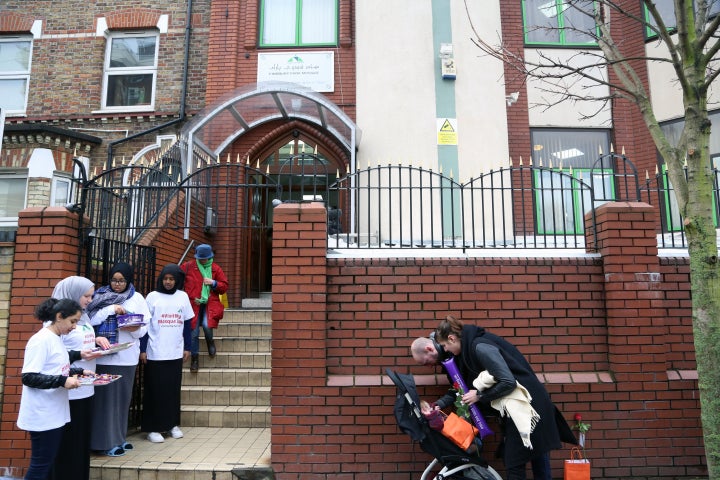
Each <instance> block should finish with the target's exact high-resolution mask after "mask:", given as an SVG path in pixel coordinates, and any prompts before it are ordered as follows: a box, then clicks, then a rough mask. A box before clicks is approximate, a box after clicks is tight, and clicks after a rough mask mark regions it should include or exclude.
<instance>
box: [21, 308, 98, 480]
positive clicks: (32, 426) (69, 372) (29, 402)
mask: <svg viewBox="0 0 720 480" xmlns="http://www.w3.org/2000/svg"><path fill="white" fill-rule="evenodd" d="M81 313H82V309H81V308H80V305H79V304H78V303H77V302H76V301H74V300H70V299H67V298H65V299H62V300H57V299H55V298H49V299H47V300H45V301H44V302H42V303H41V304H40V305H38V306H37V308H36V309H35V317H36V318H37V319H38V320H41V321H43V324H44V327H43V328H41V329H40V331H38V332H37V333H35V334H34V335H33V336H32V337H30V340H28V342H27V345H26V346H25V355H24V356H23V367H22V384H23V386H22V396H21V398H20V409H19V411H18V419H17V426H18V428H21V429H22V430H26V431H28V432H30V442H31V445H32V454H31V457H30V467H29V468H28V471H27V472H26V474H25V478H26V479H43V480H44V479H46V478H49V474H50V471H51V469H52V466H53V462H54V461H55V458H56V455H57V452H58V450H59V448H60V443H61V441H62V438H63V431H64V427H65V424H67V423H68V422H69V421H70V405H69V400H68V391H70V390H74V389H77V388H79V387H80V381H79V380H78V378H77V375H82V374H91V373H93V372H91V371H89V370H83V369H82V368H73V367H71V366H70V362H71V361H74V360H77V359H78V358H80V357H81V356H82V357H84V358H91V356H89V355H88V354H89V351H87V350H86V351H83V352H78V351H77V350H73V351H71V352H68V350H67V348H66V347H65V345H63V341H62V340H61V339H60V337H61V335H67V334H69V333H70V332H72V331H73V329H75V326H76V324H77V322H78V320H80V315H81ZM60 478H67V477H60Z"/></svg>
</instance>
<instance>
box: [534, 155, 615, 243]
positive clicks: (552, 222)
mask: <svg viewBox="0 0 720 480" xmlns="http://www.w3.org/2000/svg"><path fill="white" fill-rule="evenodd" d="M534 173H535V175H534V178H533V180H534V183H535V223H536V227H537V232H538V234H539V235H581V234H582V233H583V231H584V222H585V214H586V213H587V212H589V211H590V210H591V209H593V208H597V207H598V206H600V205H602V204H603V203H605V202H607V201H610V200H607V199H608V198H609V199H613V198H615V185H614V182H613V180H614V177H613V171H612V170H611V169H596V170H590V169H585V168H581V169H577V170H575V169H572V170H560V169H546V170H535V172H534ZM591 176H593V177H594V178H593V181H591V182H588V181H587V180H586V179H589V178H590V177H591ZM583 183H584V184H587V185H590V186H591V188H592V189H593V190H595V191H597V190H601V189H602V191H603V192H604V193H603V195H604V196H605V198H606V200H603V201H595V203H594V204H593V203H592V201H591V197H590V189H589V188H584V187H583V186H582V184H583ZM608 194H609V195H608Z"/></svg>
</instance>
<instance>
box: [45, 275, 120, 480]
mask: <svg viewBox="0 0 720 480" xmlns="http://www.w3.org/2000/svg"><path fill="white" fill-rule="evenodd" d="M94 292H95V284H93V282H92V281H91V280H88V279H87V278H85V277H77V276H72V277H67V278H64V279H63V280H60V281H59V282H58V284H57V285H55V289H54V290H53V293H52V296H53V298H57V299H63V298H68V299H70V300H75V301H76V302H78V303H79V304H80V307H81V308H82V309H83V312H82V316H81V317H80V320H79V321H78V323H77V327H76V328H75V329H74V330H72V331H71V332H70V333H68V334H67V335H63V336H62V337H61V339H62V341H63V344H64V345H65V347H66V348H67V349H68V350H80V351H82V350H90V349H93V348H95V347H96V346H99V347H101V348H103V349H106V348H108V347H110V342H109V341H108V339H106V338H104V337H96V336H95V330H94V329H93V327H92V325H90V319H89V318H88V316H87V314H86V313H85V307H87V306H88V304H89V303H90V301H91V300H92V297H93V293H94ZM71 367H79V368H83V369H84V370H90V371H93V372H94V371H95V360H94V359H93V360H82V359H81V360H77V361H76V362H74V363H73V364H72V365H71ZM94 393H95V387H93V386H92V385H83V386H82V387H80V388H77V389H74V390H69V391H68V396H69V397H70V422H69V423H67V424H66V425H65V429H64V431H63V438H62V442H61V443H60V450H59V451H58V454H57V456H56V457H55V459H56V460H55V465H54V467H53V473H54V477H53V478H72V479H78V480H88V479H89V478H90V418H91V413H92V408H93V396H94Z"/></svg>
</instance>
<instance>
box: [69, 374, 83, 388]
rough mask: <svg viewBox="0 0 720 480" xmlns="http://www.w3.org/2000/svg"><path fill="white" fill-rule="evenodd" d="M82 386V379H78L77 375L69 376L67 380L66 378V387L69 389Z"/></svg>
mask: <svg viewBox="0 0 720 480" xmlns="http://www.w3.org/2000/svg"><path fill="white" fill-rule="evenodd" d="M79 387H80V380H78V378H77V375H75V376H72V377H68V378H67V380H65V388H66V389H67V390H72V389H75V388H79Z"/></svg>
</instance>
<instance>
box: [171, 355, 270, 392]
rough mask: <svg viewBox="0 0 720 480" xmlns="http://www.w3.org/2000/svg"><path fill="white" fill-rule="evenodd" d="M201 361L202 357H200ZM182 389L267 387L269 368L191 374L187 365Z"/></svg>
mask: <svg viewBox="0 0 720 480" xmlns="http://www.w3.org/2000/svg"><path fill="white" fill-rule="evenodd" d="M200 358H201V359H202V355H201V356H200ZM182 384H183V387H186V386H206V387H269V386H270V369H269V368H267V369H266V368H212V369H208V368H206V369H203V368H202V366H201V367H200V371H199V372H197V373H191V372H190V370H189V365H188V364H187V363H186V364H185V369H183V381H182Z"/></svg>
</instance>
